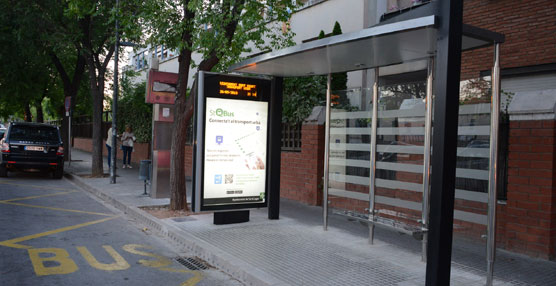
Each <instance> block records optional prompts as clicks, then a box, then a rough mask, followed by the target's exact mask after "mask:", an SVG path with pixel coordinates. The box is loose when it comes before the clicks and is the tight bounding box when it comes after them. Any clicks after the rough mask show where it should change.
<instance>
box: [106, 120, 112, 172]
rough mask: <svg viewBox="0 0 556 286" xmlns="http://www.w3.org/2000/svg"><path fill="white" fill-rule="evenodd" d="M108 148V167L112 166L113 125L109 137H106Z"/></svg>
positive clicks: (109, 129)
mask: <svg viewBox="0 0 556 286" xmlns="http://www.w3.org/2000/svg"><path fill="white" fill-rule="evenodd" d="M106 149H107V150H108V168H110V158H112V127H110V128H108V137H107V138H106Z"/></svg>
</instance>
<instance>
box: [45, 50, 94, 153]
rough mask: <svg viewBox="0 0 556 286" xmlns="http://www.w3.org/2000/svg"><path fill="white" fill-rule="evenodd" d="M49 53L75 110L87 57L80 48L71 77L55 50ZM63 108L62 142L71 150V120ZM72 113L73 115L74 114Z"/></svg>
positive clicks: (66, 148) (65, 94)
mask: <svg viewBox="0 0 556 286" xmlns="http://www.w3.org/2000/svg"><path fill="white" fill-rule="evenodd" d="M49 55H50V59H51V60H52V63H53V64H54V66H55V67H56V70H57V71H58V74H59V75H60V78H61V79H62V83H63V84H64V96H65V97H68V96H69V97H70V98H71V110H72V111H73V110H74V109H75V104H76V101H77V91H78V90H79V85H80V84H81V79H82V78H83V73H84V72H85V64H86V63H85V58H84V57H83V55H82V54H81V50H79V49H78V50H77V60H76V62H75V68H74V72H73V77H72V78H71V79H70V77H69V75H68V73H67V72H66V70H65V68H64V65H62V62H61V61H60V59H59V58H58V56H57V55H56V54H55V53H54V52H51V53H49ZM61 109H62V112H61V117H62V126H60V131H61V133H62V142H64V150H69V148H70V147H71V142H69V138H68V137H69V136H68V132H69V128H68V125H69V124H68V123H69V120H68V117H67V116H66V110H65V107H64V106H62V107H61ZM70 115H71V116H73V114H70ZM67 154H68V152H65V153H64V160H65V161H68V160H69V156H67Z"/></svg>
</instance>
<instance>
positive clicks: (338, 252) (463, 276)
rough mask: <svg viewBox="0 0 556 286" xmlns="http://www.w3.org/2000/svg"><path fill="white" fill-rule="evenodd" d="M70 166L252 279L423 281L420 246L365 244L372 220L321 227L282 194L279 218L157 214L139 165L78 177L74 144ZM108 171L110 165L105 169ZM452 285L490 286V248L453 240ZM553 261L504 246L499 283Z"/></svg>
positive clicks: (83, 162) (149, 220)
mask: <svg viewBox="0 0 556 286" xmlns="http://www.w3.org/2000/svg"><path fill="white" fill-rule="evenodd" d="M72 156H73V158H74V159H77V160H79V161H77V162H72V163H71V166H70V167H67V168H66V170H67V171H68V172H69V173H70V174H73V175H69V176H68V177H69V178H70V179H71V180H72V181H73V182H74V183H75V184H77V185H79V186H81V187H83V188H84V189H86V190H88V191H89V192H91V193H92V194H94V195H96V196H98V197H100V198H101V199H103V200H105V201H107V202H108V203H110V204H112V205H114V206H115V207H116V208H118V209H120V210H122V211H124V212H125V213H127V214H128V216H130V217H133V218H134V219H137V220H138V221H140V222H141V223H144V224H145V225H147V226H149V227H151V228H153V229H155V230H157V231H158V232H159V233H160V234H162V235H165V236H167V237H168V238H170V239H172V240H173V241H175V242H176V243H177V244H179V245H180V246H181V247H183V248H185V249H187V250H188V251H191V252H192V253H194V254H195V255H196V256H198V257H200V258H202V259H204V260H205V261H207V262H209V263H211V264H212V265H213V266H215V267H217V268H219V269H220V270H222V271H225V272H227V273H228V274H230V275H231V276H233V277H234V278H236V279H238V280H240V281H242V282H243V283H245V284H247V285H319V286H320V285H404V286H409V285H424V283H425V268H426V264H425V263H423V262H421V254H420V249H421V244H420V241H417V240H414V239H413V238H411V237H408V236H406V235H401V234H398V233H396V232H391V231H388V230H384V229H378V230H377V231H376V232H375V244H374V245H369V244H368V240H367V237H368V229H367V226H364V225H361V224H360V223H358V222H353V221H348V220H346V219H345V218H341V217H336V216H331V217H330V220H329V228H328V231H324V230H323V228H322V209H321V208H320V207H311V206H305V205H302V204H300V203H297V202H293V201H288V200H282V202H281V210H280V211H281V214H280V215H281V216H280V220H272V221H271V220H268V219H267V213H266V209H260V210H251V219H250V221H249V222H247V223H242V224H232V225H214V224H212V215H211V214H201V215H190V216H186V217H178V218H168V219H157V218H154V217H152V216H150V215H149V214H147V213H145V212H144V211H142V210H141V209H140V208H138V207H139V206H153V205H164V204H168V200H167V199H151V198H149V197H145V196H142V195H141V193H142V192H143V184H142V182H141V181H139V180H138V169H137V167H135V168H134V169H123V170H119V173H118V174H119V175H120V177H118V183H117V184H115V185H111V184H109V179H108V178H100V179H91V178H85V177H82V176H78V175H77V174H80V173H87V172H88V170H89V168H90V154H88V153H84V152H80V151H77V150H74V151H73V153H72ZM106 170H107V169H106ZM452 253H453V261H452V276H451V277H452V278H451V285H465V286H468V285H484V284H485V280H486V279H485V269H486V263H485V261H486V260H485V249H484V245H483V244H481V245H478V244H475V243H471V242H468V241H464V240H455V241H454V248H453V251H452ZM555 281H556V263H555V262H549V261H543V260H537V259H531V258H528V257H525V256H522V255H517V254H512V253H509V252H506V251H503V250H499V251H498V254H497V262H496V265H495V282H494V285H555V283H556V282H555Z"/></svg>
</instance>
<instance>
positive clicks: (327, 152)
mask: <svg viewBox="0 0 556 286" xmlns="http://www.w3.org/2000/svg"><path fill="white" fill-rule="evenodd" d="M331 80H332V75H331V74H328V79H327V81H326V119H325V121H326V122H325V124H326V125H325V131H324V137H325V140H324V183H323V190H322V212H323V213H322V215H323V220H324V221H323V228H324V230H327V229H328V179H329V170H328V168H329V162H328V160H329V158H330V103H331V100H330V96H331V94H330V92H331V91H330V88H331V87H330V82H331Z"/></svg>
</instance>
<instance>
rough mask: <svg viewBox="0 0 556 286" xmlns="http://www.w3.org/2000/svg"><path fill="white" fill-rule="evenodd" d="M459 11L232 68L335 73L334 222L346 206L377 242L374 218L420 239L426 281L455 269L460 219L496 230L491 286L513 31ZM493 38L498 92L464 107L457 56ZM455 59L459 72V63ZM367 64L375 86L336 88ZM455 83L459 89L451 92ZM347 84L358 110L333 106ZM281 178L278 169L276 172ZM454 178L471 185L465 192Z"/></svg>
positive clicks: (328, 189)
mask: <svg viewBox="0 0 556 286" xmlns="http://www.w3.org/2000/svg"><path fill="white" fill-rule="evenodd" d="M449 14H450V13H449V12H447V10H446V9H445V10H444V12H442V13H440V14H439V15H430V16H424V17H419V18H413V19H409V20H405V21H399V22H395V23H391V24H383V25H377V26H373V27H370V28H367V29H363V30H360V31H356V32H352V33H347V34H342V35H338V36H333V37H330V38H325V39H320V40H315V41H312V42H308V43H304V44H300V45H297V46H293V47H289V48H286V49H282V50H278V51H274V52H270V53H266V54H263V55H260V56H257V57H254V58H250V59H247V60H245V61H242V62H240V63H237V64H235V65H233V66H231V67H230V71H231V72H238V73H247V74H257V75H267V76H271V77H274V78H278V79H280V78H283V77H302V76H312V75H328V85H327V87H328V88H327V93H326V129H325V130H326V134H325V140H326V142H325V152H324V153H325V158H324V182H323V183H324V187H323V210H324V211H323V225H324V229H325V230H326V228H327V226H328V216H329V215H330V214H336V215H342V216H347V217H349V218H350V219H356V220H360V221H363V222H365V223H367V224H368V225H369V242H370V243H373V239H374V234H375V227H386V228H390V229H394V230H396V231H398V232H402V233H406V234H409V235H412V236H413V237H415V238H418V239H422V258H423V261H427V260H428V262H427V285H444V284H443V282H442V281H446V280H442V279H445V277H444V278H442V275H444V276H445V271H444V273H441V272H443V269H446V268H448V269H449V267H450V262H449V261H450V260H449V258H450V254H447V255H448V260H446V257H445V255H446V254H445V253H446V252H448V253H449V252H451V238H452V232H453V224H452V222H453V219H454V218H455V219H456V220H459V221H462V222H464V223H469V224H471V225H482V226H485V228H486V229H487V255H486V257H487V273H488V274H487V284H491V283H492V274H493V265H494V255H495V217H496V214H495V210H496V202H497V201H496V173H497V170H496V168H497V164H496V161H497V156H496V154H497V146H498V142H497V138H498V124H499V123H498V119H499V113H500V85H499V81H500V77H499V74H500V72H499V71H500V67H499V46H500V44H501V43H503V41H504V36H503V35H501V34H498V33H494V32H491V31H488V30H485V29H481V28H477V27H473V26H469V25H465V24H463V25H462V24H461V18H459V25H461V26H460V28H461V30H459V29H458V27H457V25H458V24H457V20H458V19H457V17H455V18H456V19H455V20H456V22H454V21H453V19H452V20H450V17H451V16H450V15H449ZM452 17H453V16H452ZM454 23H455V24H454ZM454 26H456V29H455V30H453V29H454ZM453 31H455V33H454V32H453ZM454 37H457V39H455V41H454V40H453V38H454ZM449 38H451V39H450V40H451V41H454V42H456V47H458V48H459V45H461V48H460V49H456V50H455V51H454V49H453V46H450V45H451V44H450V43H447V42H448V40H447V39H449ZM458 41H460V42H459V43H457V42H458ZM486 46H492V47H493V50H494V59H493V70H492V76H491V78H490V80H491V82H492V84H491V91H492V101H491V102H490V104H488V103H487V104H484V103H483V104H478V105H473V106H459V97H458V94H459V82H460V79H459V70H458V72H457V73H452V72H453V70H450V68H451V67H452V66H450V62H451V61H452V62H457V61H459V60H460V57H461V51H468V50H473V49H477V48H482V47H486ZM451 47H452V48H451ZM450 49H451V50H450ZM456 67H457V68H458V69H459V67H460V66H459V63H458V65H456ZM357 70H366V72H367V73H368V74H369V75H370V76H368V79H369V82H370V84H369V86H370V88H361V89H357V90H348V91H332V90H331V89H330V82H331V74H334V73H338V72H350V71H357ZM454 75H455V76H454ZM278 82H281V81H278ZM450 85H451V86H450ZM454 85H456V86H455V87H454ZM400 86H403V87H404V88H400ZM450 88H451V90H452V91H454V90H456V93H452V94H449V93H447V92H446V90H449V89H450ZM341 93H344V94H343V96H345V97H347V98H349V99H350V102H352V106H351V107H350V108H335V107H334V106H332V105H333V104H332V101H333V98H332V97H333V96H336V97H337V96H341V95H342V94H341ZM408 93H414V94H413V95H409V96H408ZM276 94H278V95H279V96H281V93H275V95H276ZM454 98H455V99H454ZM279 101H281V98H280V99H279ZM353 102H356V104H353ZM454 111H455V117H454V114H453V113H454ZM458 114H459V117H458ZM447 118H451V119H447ZM454 118H455V120H454ZM458 118H459V124H458ZM462 118H463V119H462ZM462 122H463V123H462ZM433 127H434V128H433ZM461 138H464V139H465V138H467V141H466V143H465V145H462V144H461V142H459V141H461V140H462V139H461ZM450 139H452V140H450ZM458 140H459V141H458ZM458 142H459V143H458ZM456 153H457V155H456ZM456 157H458V158H459V157H466V158H479V159H480V162H483V163H484V166H476V165H473V164H474V163H473V162H472V161H469V162H471V163H469V162H467V163H469V164H468V166H467V167H466V168H462V166H461V164H460V162H458V163H457V164H456V160H455V158H456ZM278 160H279V158H278ZM463 164H465V162H463ZM480 164H481V163H479V165H480ZM456 165H457V166H456ZM464 167H465V166H464ZM277 170H278V172H279V168H277ZM450 170H451V171H450ZM272 175H273V176H276V175H277V174H276V169H273V171H272ZM435 176H436V178H435ZM278 177H279V174H278ZM435 179H436V181H435ZM456 180H459V182H460V183H461V182H463V185H468V186H469V188H470V189H469V190H466V189H465V188H459V187H458V188H457V189H456V186H455V183H454V182H455V181H456ZM278 183H279V182H278ZM450 184H451V185H450ZM460 185H461V184H460ZM480 185H484V186H485V190H484V192H483V191H478V192H477V191H476V190H474V189H473V188H477V186H480ZM446 186H448V187H450V186H451V188H446ZM278 189H279V185H278ZM274 191H275V190H274ZM454 200H458V202H460V203H463V204H465V203H469V204H470V205H473V204H476V203H479V204H483V205H485V206H486V207H485V209H484V210H480V211H476V210H466V209H465V208H464V209H456V210H454ZM452 216H453V217H452ZM444 218H446V219H447V220H448V221H449V224H446V220H443V219H444ZM446 238H449V240H450V242H449V243H448V244H444V242H443V240H446ZM427 253H428V254H429V255H428V257H427ZM429 264H430V265H429ZM429 272H430V273H429ZM447 272H448V279H449V270H448V271H447ZM433 276H436V278H435V277H433ZM438 277H441V278H438ZM430 281H436V283H435V282H430ZM448 281H449V280H448ZM448 283H449V282H448Z"/></svg>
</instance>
